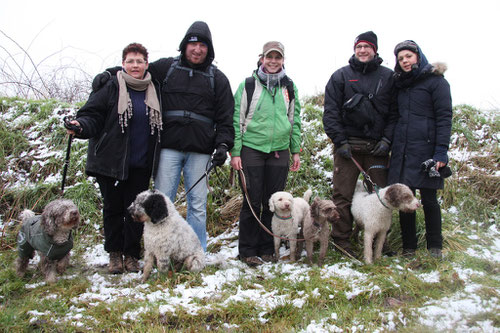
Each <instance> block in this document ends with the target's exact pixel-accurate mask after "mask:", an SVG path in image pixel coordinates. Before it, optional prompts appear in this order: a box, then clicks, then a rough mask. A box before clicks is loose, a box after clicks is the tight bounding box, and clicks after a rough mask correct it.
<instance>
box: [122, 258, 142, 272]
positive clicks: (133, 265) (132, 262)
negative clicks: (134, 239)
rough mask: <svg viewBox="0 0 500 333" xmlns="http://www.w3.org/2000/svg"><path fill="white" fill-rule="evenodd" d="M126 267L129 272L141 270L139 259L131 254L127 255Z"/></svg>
mask: <svg viewBox="0 0 500 333" xmlns="http://www.w3.org/2000/svg"><path fill="white" fill-rule="evenodd" d="M125 269H126V270H127V272H132V273H137V272H139V259H137V258H134V257H132V256H129V255H125Z"/></svg>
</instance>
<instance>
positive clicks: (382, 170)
mask: <svg viewBox="0 0 500 333" xmlns="http://www.w3.org/2000/svg"><path fill="white" fill-rule="evenodd" d="M352 157H353V158H354V159H355V160H356V161H357V162H358V163H359V164H360V165H361V167H362V168H363V170H365V171H366V172H367V173H368V175H369V176H370V179H371V180H372V181H373V182H374V183H375V184H376V185H378V186H380V187H385V186H386V184H387V169H386V166H387V163H388V157H386V156H383V157H380V156H373V155H371V154H365V153H356V152H353V153H352ZM372 167H374V168H372ZM333 168H334V170H333V196H332V200H333V202H334V203H335V205H336V206H337V210H338V212H339V215H340V219H338V220H337V221H336V222H334V223H333V231H332V237H333V241H334V242H335V244H337V245H338V246H340V247H342V248H352V244H351V242H350V239H349V238H350V237H351V235H352V224H353V218H352V214H351V204H352V197H353V195H354V190H355V188H356V182H357V181H358V177H359V174H360V173H361V172H360V171H359V169H358V168H357V167H356V165H355V164H354V162H353V161H352V160H351V159H346V158H343V157H342V156H340V155H339V154H338V153H335V155H334V160H333Z"/></svg>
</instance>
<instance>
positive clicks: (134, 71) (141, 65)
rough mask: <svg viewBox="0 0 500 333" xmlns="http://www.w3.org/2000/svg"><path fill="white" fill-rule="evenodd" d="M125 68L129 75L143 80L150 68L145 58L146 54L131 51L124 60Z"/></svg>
mask: <svg viewBox="0 0 500 333" xmlns="http://www.w3.org/2000/svg"><path fill="white" fill-rule="evenodd" d="M122 66H123V68H125V72H127V74H128V75H130V76H132V77H133V78H135V79H139V80H142V78H144V73H145V72H146V69H148V63H147V61H146V60H145V59H144V55H142V54H140V53H138V52H129V53H127V55H126V56H125V60H123V62H122Z"/></svg>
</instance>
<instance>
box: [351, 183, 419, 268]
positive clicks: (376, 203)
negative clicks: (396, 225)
mask: <svg viewBox="0 0 500 333" xmlns="http://www.w3.org/2000/svg"><path fill="white" fill-rule="evenodd" d="M418 207H420V203H419V202H418V200H417V198H415V196H414V195H413V193H412V191H411V190H410V188H409V187H408V186H406V185H404V184H399V183H398V184H393V185H390V186H386V187H384V188H382V189H380V190H379V193H378V196H377V193H375V192H373V193H371V194H369V193H368V192H366V191H365V189H364V188H363V183H362V182H361V181H358V183H357V185H356V190H355V192H354V196H353V199H352V206H351V212H352V215H353V217H354V221H355V222H356V224H357V225H358V226H359V227H360V228H362V229H364V242H363V246H364V260H365V262H366V263H367V264H371V263H373V260H374V259H375V260H376V259H378V258H380V257H381V256H382V247H383V245H384V241H385V238H386V235H387V231H389V228H390V227H391V221H392V211H393V210H396V209H397V210H400V211H403V212H412V211H415V210H416V209H417V208H418ZM375 239H376V240H375ZM374 240H375V253H373V242H374Z"/></svg>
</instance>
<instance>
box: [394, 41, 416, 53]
mask: <svg viewBox="0 0 500 333" xmlns="http://www.w3.org/2000/svg"><path fill="white" fill-rule="evenodd" d="M403 50H409V51H411V52H413V53H415V54H417V55H418V54H419V52H418V45H417V43H415V42H414V41H412V40H405V41H404V42H401V43H398V45H396V47H395V48H394V55H395V56H396V57H397V56H398V53H399V52H400V51H403Z"/></svg>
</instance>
